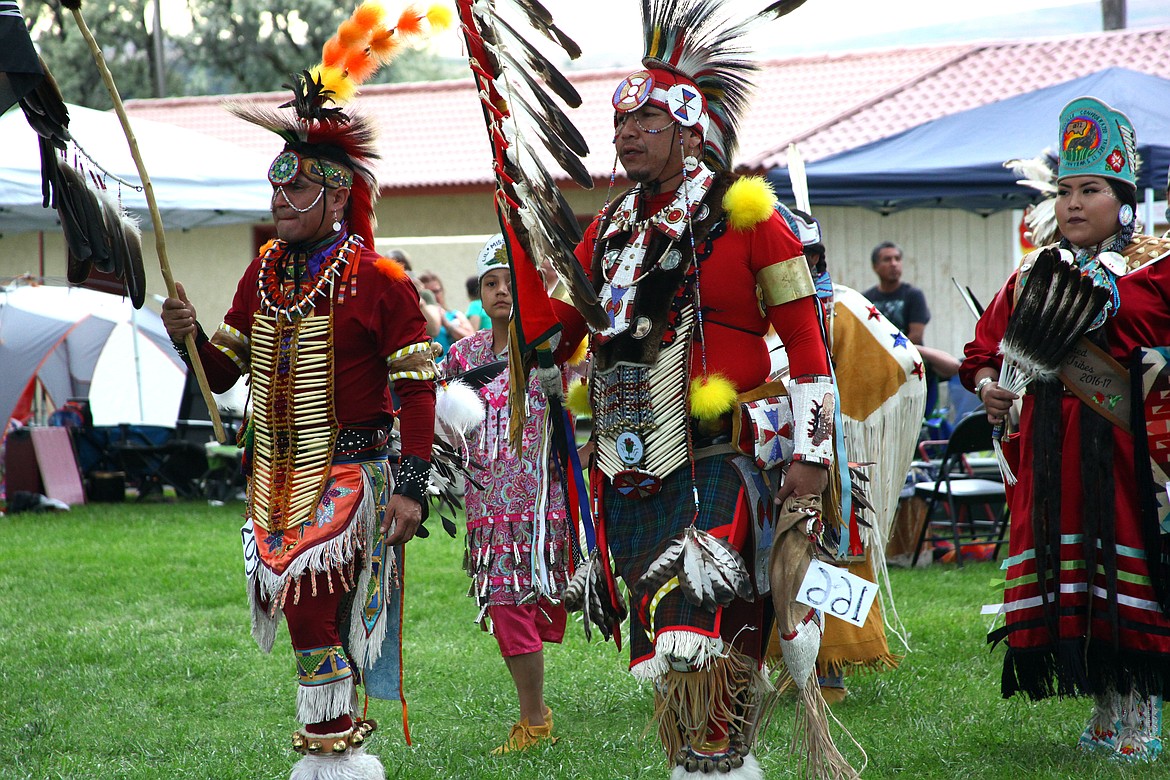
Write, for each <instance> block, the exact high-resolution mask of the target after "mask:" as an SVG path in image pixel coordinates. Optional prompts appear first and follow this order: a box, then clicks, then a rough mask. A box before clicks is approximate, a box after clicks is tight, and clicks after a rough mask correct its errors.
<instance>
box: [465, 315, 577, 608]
mask: <svg viewBox="0 0 1170 780" xmlns="http://www.w3.org/2000/svg"><path fill="white" fill-rule="evenodd" d="M501 357H502V356H498V355H496V354H495V352H493V351H492V332H491V330H481V331H478V332H477V333H474V334H472V335H470V336H468V337H467V338H465V339H461V340H460V341H458V342H456V343H455V344H453V345H452V346H451V350H450V352H448V354H447V358H446V360H445V361H444V364H443V372H444V374H445V375H446V377H447V378H451V377H453V376H457V375H459V374H461V373H463V372H465V371H467V370H469V369H472V368H478V367H479V366H483V365H487V364H489V363H493V362H495V361H497V360H500V359H501ZM479 395H480V397H481V398H482V399H483V401H484V406H485V407H486V411H487V415H486V419H485V420H484V423H483V425H481V426H480V427H479V428H478V429H476V430H475V431H473V432H472V434H471V435H470V436H469V437H468V441H467V444H468V449H469V450H470V454H471V458H472V460H473V461H474V462H475V463H476V464H478V465H479V467H480V468H478V469H475V470H473V477H474V478H475V480H476V481H477V482H479V483H480V484H481V485H483V488H484V489H483V490H477V489H475V488H474V487H473V486H469V487H468V491H467V495H466V498H465V501H466V506H467V549H466V551H465V553H464V568H465V569H466V571H467V574H468V575H469V576H470V577H471V578H472V588H471V591H470V593H469V595H472V596H474V597H475V599H476V602H477V603H478V604H479V605H480V616H479V617H480V619H481V620H482V619H483V616H484V614H485V612H486V608H487V607H488V606H493V607H494V606H500V605H515V604H525V603H529V602H531V601H535V600H536V599H537V598H539V597H542V596H543V597H546V598H550V597H551V598H559V597H560V594H561V591H563V590H564V587H565V583H566V580H567V576H568V566H569V555H570V544H569V540H570V535H569V523H568V521H567V520H566V511H565V500H564V494H563V491H562V490H561V482H560V475H559V473H558V472H557V471H556V470H555V469H554V467H553V466H552V464H551V463H550V464H545V467H544V468H538V461H539V458H540V453H541V430H542V428H543V426H544V423H545V418H546V416H547V413H548V411H547V402H546V400H545V397H544V393H543V392H542V391H541V390H540V386H539V384H538V382H537V379H536V376H535V375H533V377H532V379H531V380H530V382H529V385H528V409H529V416H528V420H527V422H526V423H525V425H524V435H523V442H524V447H523V454H522V455H517V453H515V452H513V451H512V449H511V448H510V447H509V445H508V421H509V409H508V372H507V370H504V371H501V372H500V374H499V375H498V376H496V377H495V378H494V379H492V380H491V381H490V382H488V383H487V384H486V385H485V386H484V387H482V388H480V389H479ZM542 494H544V496H545V500H544V502H543V512H542V510H541V502H540V501H538V498H539V497H540V496H541V495H542Z"/></svg>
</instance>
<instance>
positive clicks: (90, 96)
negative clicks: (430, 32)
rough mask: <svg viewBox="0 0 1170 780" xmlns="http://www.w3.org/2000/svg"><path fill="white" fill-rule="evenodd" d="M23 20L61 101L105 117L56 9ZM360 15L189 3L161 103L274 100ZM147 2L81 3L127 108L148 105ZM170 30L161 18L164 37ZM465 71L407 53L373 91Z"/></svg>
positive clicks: (98, 88) (315, 4)
mask: <svg viewBox="0 0 1170 780" xmlns="http://www.w3.org/2000/svg"><path fill="white" fill-rule="evenodd" d="M29 5H30V6H31V7H30V9H29V10H28V12H27V13H26V18H27V19H28V21H29V25H30V28H31V29H32V31H33V38H34V40H36V42H37V44H38V48H39V50H40V52H41V56H42V57H43V58H44V60H45V62H46V63H47V64H48V66H49V69H50V70H51V71H52V73H53V75H54V76H56V77H57V81H58V83H59V84H60V86H61V91H62V93H63V94H64V95H65V99H66V100H67V101H69V102H71V103H77V104H80V105H83V106H89V107H92V108H99V109H106V108H110V107H111V103H110V99H109V96H108V94H107V93H106V89H105V87H104V86H103V84H102V82H101V79H100V77H99V76H98V73H97V70H96V69H95V68H94V64H93V58H92V56H91V54H90V52H89V48H88V47H87V46H86V44H85V41H84V40H82V37H81V34H80V32H79V31H78V29H77V25H76V24H75V23H74V22H73V19H72V14H71V12H70V11H69V10H67V9H65V8H63V7H62V6H61V5H60V0H46V2H44V3H30V4H29ZM356 5H357V0H354V2H353V4H352V5H350V4H339V3H337V2H335V0H297V2H296V3H293V2H291V0H272V1H271V2H268V1H266V0H187V11H188V13H189V14H190V17H191V31H190V32H189V33H186V34H184V35H182V36H181V37H180V36H175V35H167V36H166V40H165V41H164V46H163V47H162V49H163V50H164V51H165V55H164V56H165V58H166V63H165V65H166V67H165V69H164V72H165V79H166V80H165V85H164V86H165V92H166V95H167V96H180V95H221V94H225V93H236V92H269V91H280V89H281V85H282V84H285V83H288V81H289V79H290V78H291V74H293V73H299V72H300V71H302V70H304V69H306V68H309V67H311V66H312V65H315V64H316V63H317V62H319V61H320V59H321V47H322V46H323V45H324V43H325V41H326V40H328V39H329V37H330V36H331V35H333V33H334V32H336V30H337V26H338V25H339V24H340V23H341V22H342V21H343V20H344V19H345V18H346V17H347V16H348V15H349V14H350V12H351V11H352V10H353V8H354V7H356ZM152 9H153V3H152V2H151V1H150V0H86V2H85V4H84V5H83V6H82V11H83V13H84V15H85V20H86V23H87V24H88V25H89V27H90V29H91V30H92V31H93V34H94V38H95V39H96V40H97V42H98V44H99V45H100V46H101V47H102V53H103V55H104V56H105V58H106V60H107V62H108V64H109V66H110V71H111V72H112V73H113V74H114V79H115V81H116V82H117V84H118V90H119V92H120V93H121V94H122V96H123V97H124V98H148V97H154V96H155V89H154V82H153V74H154V67H153V58H154V51H155V46H154V45H153V43H154V42H153V37H152V35H151V18H150V17H151V16H152ZM168 23H170V24H174V20H168V19H166V18H165V17H164V19H163V24H164V27H165V26H166V25H167V24H168ZM465 73H466V64H465V63H455V62H446V61H443V60H440V59H438V58H437V57H435V56H434V55H432V54H430V53H429V52H426V51H406V52H404V53H403V54H402V56H400V57H399V58H398V59H396V60H395V61H394V63H393V64H391V65H390V66H389V67H388V68H383V69H382V70H381V71H380V72H379V73H378V74H377V75H376V76H375V77H374V78H373V79H371V83H386V82H391V81H407V80H410V81H415V80H436V79H443V78H455V77H459V76H463V75H464V74H465Z"/></svg>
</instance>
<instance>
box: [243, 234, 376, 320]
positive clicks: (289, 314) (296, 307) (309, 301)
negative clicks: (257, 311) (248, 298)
mask: <svg viewBox="0 0 1170 780" xmlns="http://www.w3.org/2000/svg"><path fill="white" fill-rule="evenodd" d="M360 247H361V238H360V237H359V236H357V235H350V236H348V237H347V238H346V239H345V240H344V241H342V242H340V243H339V244H338V245H337V249H336V250H335V251H334V252H333V254H332V255H330V257H329V258H328V259H327V260H326V261H325V262H324V263H322V265H321V270H320V271H319V272H318V273H317V275H316V277H315V279H316V281H315V282H314V283H313V284H311V285H309V284H306V283H304V282H300V281H299V280H298V282H297V283H295V284H294V286H293V287H292V289H291V290H290V289H286V288H285V284H284V282H283V281H282V280H281V279H280V273H279V269H278V266H279V262H278V261H279V260H280V259H282V258H283V257H285V255H286V254H287V253H288V244H287V243H285V242H284V241H280V240H277V241H273V242H272V246H270V247H269V248H268V251H267V252H265V253H264V255H263V256H262V257H261V258H260V275H259V277H258V281H257V283H258V286H259V288H260V304H261V306H262V307H263V308H264V310H265V311H267V312H268V313H270V314H272V315H273V316H277V315H284V316H285V318H287V319H293V318H294V317H296V318H301V317H304V316H305V313H306V312H311V311H313V309H314V308H315V307H316V300H317V298H318V297H319V296H320V295H322V294H323V293H324V292H325V290H326V289H327V288H330V287H331V286H332V285H333V282H334V280H335V279H336V278H337V277H338V276H340V275H341V273H342V272H343V271H344V270H346V268H347V267H348V266H349V262H350V259H351V258H352V257H353V255H354V253H356V252H357V250H358V249H359V248H360ZM293 291H295V295H294V296H292V297H290V295H289V293H290V292H293Z"/></svg>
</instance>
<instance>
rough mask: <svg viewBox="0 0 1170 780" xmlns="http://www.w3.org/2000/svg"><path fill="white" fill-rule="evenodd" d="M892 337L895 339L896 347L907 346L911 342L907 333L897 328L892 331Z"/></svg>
mask: <svg viewBox="0 0 1170 780" xmlns="http://www.w3.org/2000/svg"><path fill="white" fill-rule="evenodd" d="M890 337H891V338H893V339H894V346H895V347H905V346H906V345H907V344H909V343H910V339H908V338H906V334H904V333H902V331H900V330H896V331H894V332H893V333H891V334H890Z"/></svg>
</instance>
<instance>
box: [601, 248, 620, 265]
mask: <svg viewBox="0 0 1170 780" xmlns="http://www.w3.org/2000/svg"><path fill="white" fill-rule="evenodd" d="M620 254H621V251H619V250H617V249H611V250H609V251H608V252H606V253H605V264H606V265H613V264H614V263H616V262H617V259H618V255H620Z"/></svg>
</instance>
